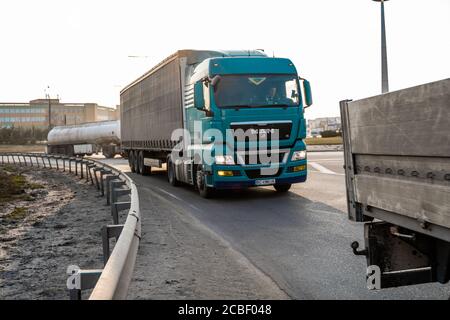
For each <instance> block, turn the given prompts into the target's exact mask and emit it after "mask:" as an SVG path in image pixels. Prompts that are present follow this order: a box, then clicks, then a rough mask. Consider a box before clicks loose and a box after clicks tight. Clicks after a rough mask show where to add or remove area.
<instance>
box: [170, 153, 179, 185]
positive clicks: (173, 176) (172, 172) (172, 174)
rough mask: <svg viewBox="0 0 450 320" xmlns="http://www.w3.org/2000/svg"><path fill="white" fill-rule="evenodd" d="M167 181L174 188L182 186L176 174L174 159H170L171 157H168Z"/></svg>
mask: <svg viewBox="0 0 450 320" xmlns="http://www.w3.org/2000/svg"><path fill="white" fill-rule="evenodd" d="M167 181H169V183H170V185H172V186H174V187H176V186H179V185H180V181H178V179H177V177H176V174H175V165H174V163H173V162H172V159H170V156H169V157H167Z"/></svg>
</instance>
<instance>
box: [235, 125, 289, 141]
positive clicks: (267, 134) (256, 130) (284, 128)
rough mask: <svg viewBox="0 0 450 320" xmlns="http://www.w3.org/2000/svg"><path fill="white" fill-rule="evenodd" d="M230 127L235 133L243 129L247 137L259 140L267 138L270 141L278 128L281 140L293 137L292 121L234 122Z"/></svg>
mask: <svg viewBox="0 0 450 320" xmlns="http://www.w3.org/2000/svg"><path fill="white" fill-rule="evenodd" d="M230 128H231V129H232V130H233V133H234V132H235V131H236V130H239V129H242V130H243V132H244V134H246V139H250V138H251V139H254V140H255V141H256V140H259V139H260V138H262V139H267V140H268V141H270V140H271V139H272V135H273V132H274V130H278V137H279V139H280V140H286V139H289V138H290V137H291V130H292V122H275V123H263V122H261V123H259V122H258V123H232V124H231V125H230ZM235 139H236V136H235Z"/></svg>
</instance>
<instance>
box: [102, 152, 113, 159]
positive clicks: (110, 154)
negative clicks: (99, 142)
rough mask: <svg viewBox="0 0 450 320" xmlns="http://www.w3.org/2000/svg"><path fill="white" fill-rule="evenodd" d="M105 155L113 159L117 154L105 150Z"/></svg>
mask: <svg viewBox="0 0 450 320" xmlns="http://www.w3.org/2000/svg"><path fill="white" fill-rule="evenodd" d="M103 155H104V156H105V158H106V159H112V158H114V157H115V155H116V154H115V153H110V152H108V151H105V152H103Z"/></svg>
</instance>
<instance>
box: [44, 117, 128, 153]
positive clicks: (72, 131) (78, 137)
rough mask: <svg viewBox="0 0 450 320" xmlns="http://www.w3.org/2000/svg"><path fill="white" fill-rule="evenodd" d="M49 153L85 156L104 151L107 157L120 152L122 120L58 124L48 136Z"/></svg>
mask: <svg viewBox="0 0 450 320" xmlns="http://www.w3.org/2000/svg"><path fill="white" fill-rule="evenodd" d="M47 141H48V142H47V152H48V153H49V154H64V155H68V156H84V155H91V154H93V153H98V152H100V151H101V152H103V155H104V156H105V157H106V158H113V157H114V156H115V155H116V154H119V153H120V121H119V120H112V121H99V122H90V123H85V124H79V125H70V126H58V127H55V128H53V129H52V130H50V132H49V133H48V137H47Z"/></svg>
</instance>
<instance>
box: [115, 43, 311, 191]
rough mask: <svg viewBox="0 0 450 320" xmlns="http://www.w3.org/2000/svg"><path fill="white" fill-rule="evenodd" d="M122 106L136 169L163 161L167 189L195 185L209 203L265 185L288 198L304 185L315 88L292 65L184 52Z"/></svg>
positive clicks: (136, 86) (126, 143) (237, 54)
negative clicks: (218, 194)
mask: <svg viewBox="0 0 450 320" xmlns="http://www.w3.org/2000/svg"><path fill="white" fill-rule="evenodd" d="M301 89H302V90H301ZM120 102H121V122H122V126H121V136H122V148H123V150H124V151H125V152H126V153H127V155H128V159H129V165H130V168H131V171H133V172H137V173H140V174H144V175H145V174H149V173H150V172H151V167H162V165H163V164H166V167H167V177H168V181H169V183H170V184H172V185H178V184H179V183H186V184H190V185H193V186H195V187H196V188H197V189H198V190H199V193H200V195H201V196H203V197H209V196H211V195H212V194H213V192H214V190H215V189H229V188H246V187H252V186H263V185H273V186H274V188H275V189H276V190H277V191H279V192H286V191H288V190H289V188H290V186H291V184H292V183H298V182H304V181H305V180H306V146H305V142H304V139H305V137H306V123H305V118H304V108H306V107H308V106H310V105H311V104H312V98H311V89H310V85H309V82H308V81H307V80H305V79H302V78H299V76H298V73H297V69H296V68H295V66H294V64H293V63H292V62H291V61H290V60H289V59H282V58H272V57H268V56H267V55H266V54H264V52H262V51H259V50H253V51H200V50H180V51H177V52H176V53H175V54H173V55H171V56H169V57H168V58H167V59H165V60H164V61H162V62H161V63H159V64H158V65H156V66H155V67H153V68H152V69H151V70H150V71H148V72H147V73H145V74H144V75H143V76H141V77H140V78H138V79H137V80H136V81H134V82H132V83H131V84H130V85H128V86H126V87H125V88H124V89H123V90H122V91H121V93H120ZM177 132H178V133H177ZM238 133H243V134H244V135H243V139H240V138H239V139H238V138H237V136H239V134H238ZM205 154H208V156H205ZM263 155H264V156H266V158H267V157H268V158H270V159H269V161H265V159H264V157H263Z"/></svg>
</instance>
